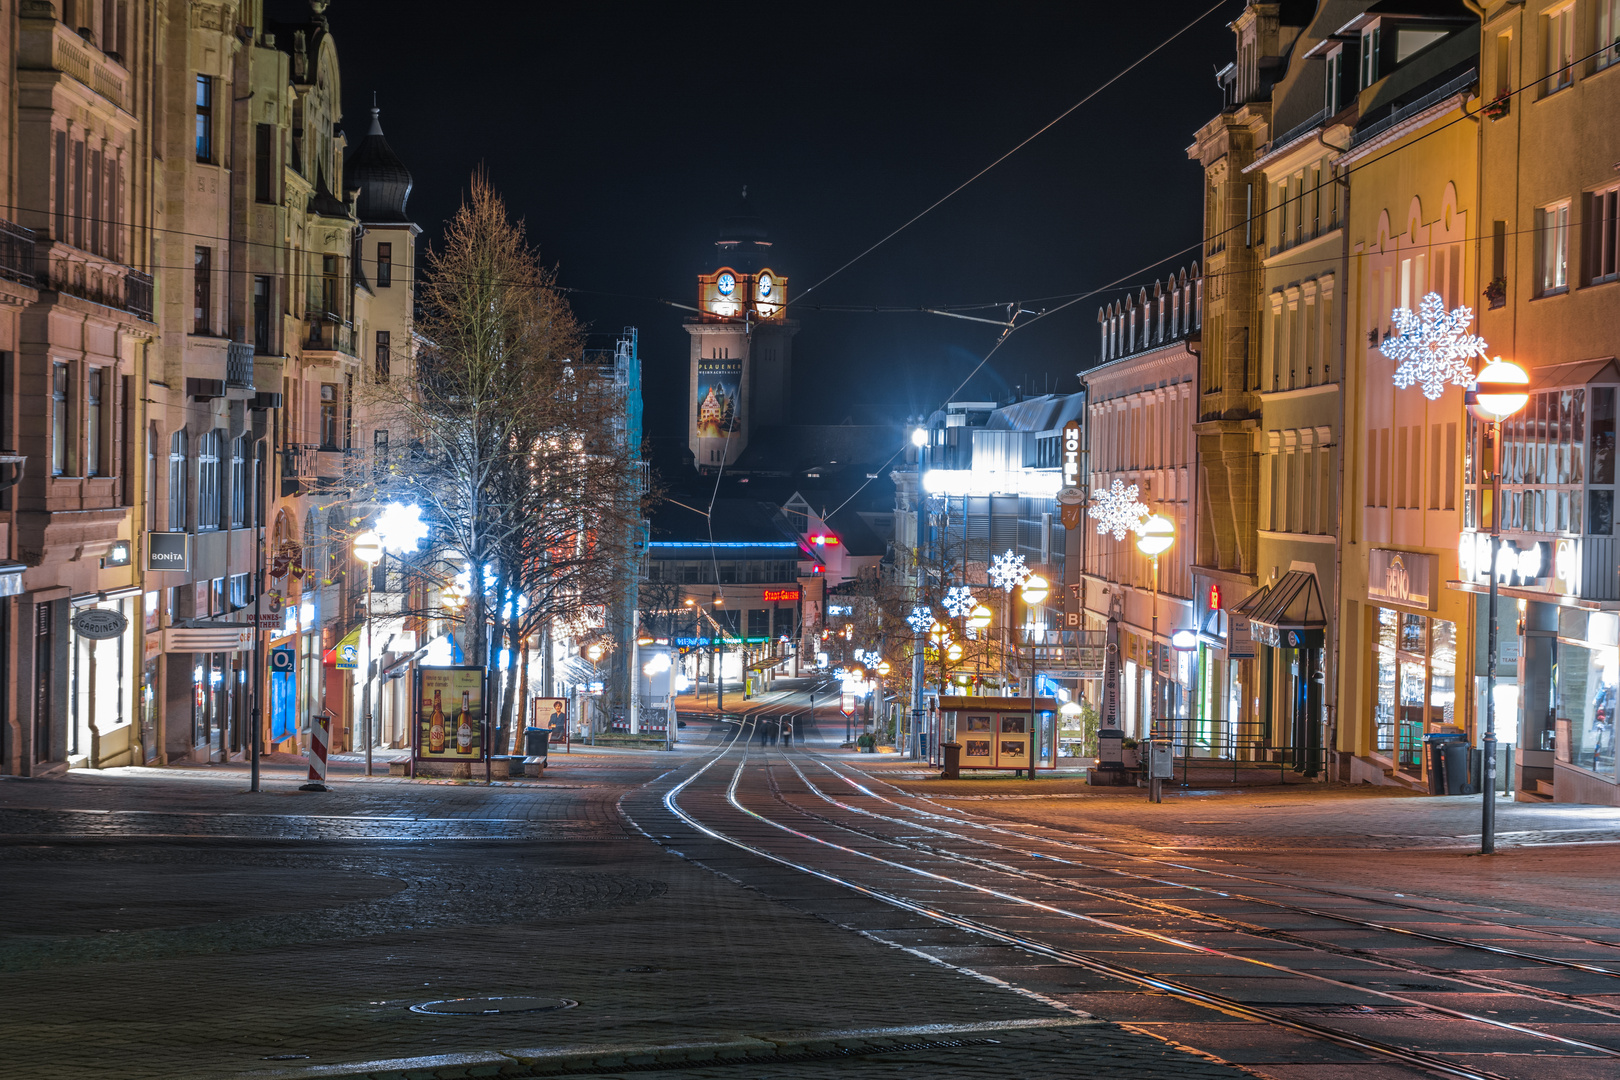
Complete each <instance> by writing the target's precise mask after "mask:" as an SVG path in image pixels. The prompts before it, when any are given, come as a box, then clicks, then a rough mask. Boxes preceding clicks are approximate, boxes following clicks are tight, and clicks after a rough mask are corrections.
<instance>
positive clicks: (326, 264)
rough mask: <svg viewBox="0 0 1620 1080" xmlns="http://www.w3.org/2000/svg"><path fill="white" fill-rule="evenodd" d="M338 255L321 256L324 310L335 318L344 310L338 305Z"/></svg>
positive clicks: (322, 303) (340, 316)
mask: <svg viewBox="0 0 1620 1080" xmlns="http://www.w3.org/2000/svg"><path fill="white" fill-rule="evenodd" d="M337 273H338V270H337V256H336V255H322V256H321V305H322V308H321V310H322V312H323V313H324V314H326V315H328V316H331V317H332V318H334V319H340V318H342V316H343V312H342V311H341V310H340V309H339V307H338V276H337Z"/></svg>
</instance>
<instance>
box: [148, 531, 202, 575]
mask: <svg viewBox="0 0 1620 1080" xmlns="http://www.w3.org/2000/svg"><path fill="white" fill-rule="evenodd" d="M186 541H187V535H186V534H185V533H183V532H152V533H147V534H146V568H147V569H148V570H179V571H182V572H184V571H186V570H189V569H190V568H191V559H190V557H189V556H190V554H191V549H190V547H189V546H188V544H187V543H186Z"/></svg>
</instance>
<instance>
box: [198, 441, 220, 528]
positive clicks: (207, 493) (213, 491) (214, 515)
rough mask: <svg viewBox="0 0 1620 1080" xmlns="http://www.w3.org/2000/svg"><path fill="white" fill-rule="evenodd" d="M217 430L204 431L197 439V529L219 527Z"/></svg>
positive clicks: (218, 442)
mask: <svg viewBox="0 0 1620 1080" xmlns="http://www.w3.org/2000/svg"><path fill="white" fill-rule="evenodd" d="M220 438H221V436H220V433H219V432H218V431H205V432H203V434H202V437H201V438H199V439H198V440H197V529H198V531H199V532H201V531H204V530H212V529H217V528H219V449H220V447H219V444H220Z"/></svg>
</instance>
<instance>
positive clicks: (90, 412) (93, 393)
mask: <svg viewBox="0 0 1620 1080" xmlns="http://www.w3.org/2000/svg"><path fill="white" fill-rule="evenodd" d="M104 378H105V376H104V374H103V372H102V370H101V369H100V368H91V369H90V377H89V378H88V379H86V380H85V403H84V404H85V408H84V475H86V476H100V475H101V474H102V460H101V458H102V453H101V417H102V410H101V389H102V382H103V381H104Z"/></svg>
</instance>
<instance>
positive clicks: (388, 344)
mask: <svg viewBox="0 0 1620 1080" xmlns="http://www.w3.org/2000/svg"><path fill="white" fill-rule="evenodd" d="M392 341H393V337H392V334H391V333H390V331H387V330H379V331H377V381H378V382H380V383H385V382H387V381H388V373H389V369H390V367H392V365H393V356H392V355H391V351H392Z"/></svg>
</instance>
